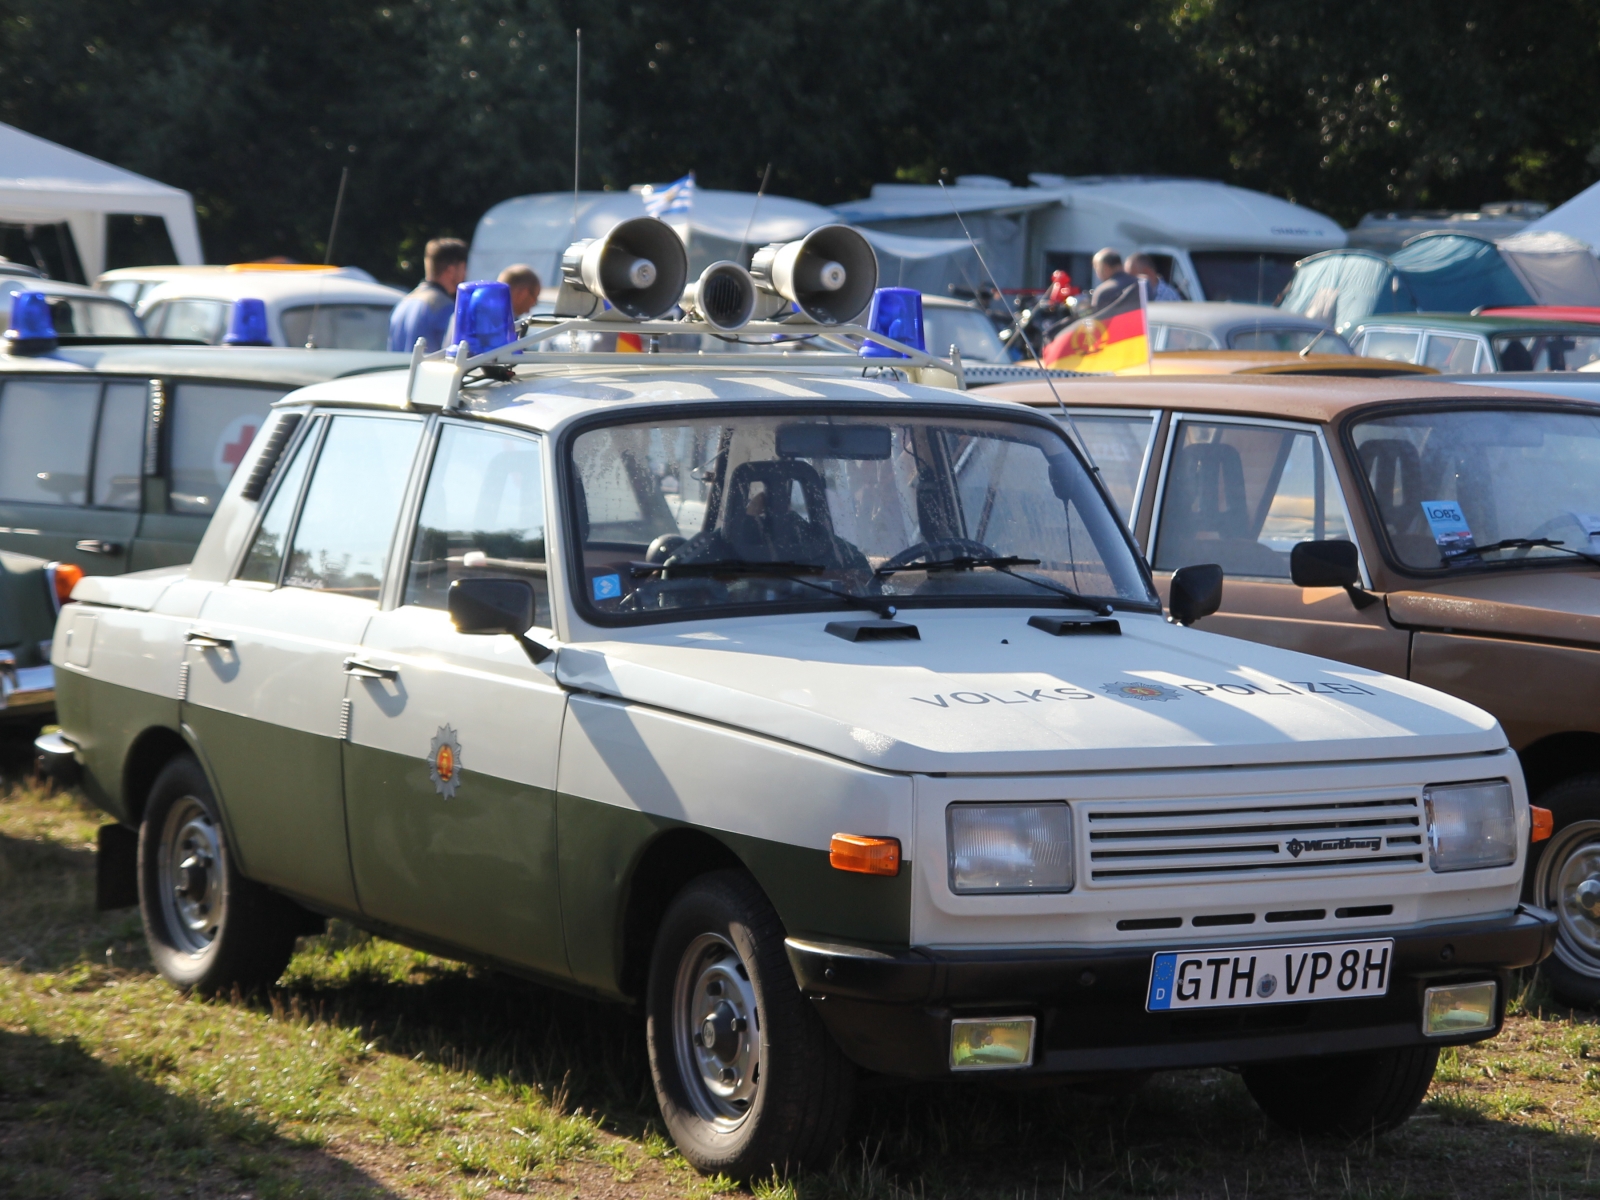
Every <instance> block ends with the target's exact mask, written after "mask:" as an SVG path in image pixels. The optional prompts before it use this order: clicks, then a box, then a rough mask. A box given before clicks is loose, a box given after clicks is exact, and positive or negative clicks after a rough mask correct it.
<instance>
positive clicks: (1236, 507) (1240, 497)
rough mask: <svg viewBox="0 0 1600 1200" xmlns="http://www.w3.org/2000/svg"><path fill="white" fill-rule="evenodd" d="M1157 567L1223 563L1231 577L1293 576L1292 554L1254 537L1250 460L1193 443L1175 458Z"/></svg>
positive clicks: (1225, 448)
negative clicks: (1246, 468) (1247, 467)
mask: <svg viewBox="0 0 1600 1200" xmlns="http://www.w3.org/2000/svg"><path fill="white" fill-rule="evenodd" d="M1167 486H1168V489H1169V491H1168V499H1167V501H1166V502H1165V503H1164V504H1163V505H1162V512H1161V530H1160V535H1159V536H1160V545H1159V547H1158V550H1157V558H1158V560H1159V561H1158V563H1157V566H1158V567H1159V568H1160V569H1162V570H1173V569H1175V568H1177V567H1183V566H1188V565H1190V564H1192V563H1217V564H1219V565H1220V566H1221V567H1222V569H1223V571H1224V572H1226V573H1227V574H1229V575H1254V576H1265V577H1267V578H1287V577H1288V574H1289V556H1288V555H1287V554H1280V553H1278V552H1277V551H1276V550H1273V549H1271V548H1269V547H1267V546H1263V545H1262V544H1261V543H1260V542H1258V541H1256V539H1255V537H1254V536H1252V535H1253V533H1254V530H1253V529H1252V525H1253V524H1254V522H1253V520H1252V517H1251V513H1250V510H1249V507H1248V504H1247V501H1246V496H1245V486H1244V462H1243V460H1242V459H1241V458H1240V457H1239V451H1238V450H1237V449H1236V448H1235V447H1233V446H1230V445H1228V444H1226V443H1225V442H1192V443H1189V444H1188V445H1182V446H1180V447H1179V448H1178V450H1177V452H1176V454H1175V455H1174V456H1173V464H1172V470H1171V473H1170V475H1169V476H1168V484H1167Z"/></svg>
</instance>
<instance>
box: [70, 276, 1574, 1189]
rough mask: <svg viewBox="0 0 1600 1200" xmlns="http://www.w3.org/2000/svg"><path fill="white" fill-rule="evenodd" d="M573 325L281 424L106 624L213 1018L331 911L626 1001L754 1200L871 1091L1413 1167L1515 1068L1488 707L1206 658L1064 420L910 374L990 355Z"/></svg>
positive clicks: (1516, 844)
mask: <svg viewBox="0 0 1600 1200" xmlns="http://www.w3.org/2000/svg"><path fill="white" fill-rule="evenodd" d="M636 281H637V280H636ZM470 316H471V314H470V313H469V314H468V317H469V318H470ZM466 323H467V324H469V325H470V323H471V322H470V319H469V320H468V321H467V322H466ZM462 324H463V322H462V321H460V319H459V318H458V328H459V327H461V326H462ZM581 324H582V322H578V323H577V325H581ZM575 327H576V325H574V324H573V323H570V322H569V323H567V324H565V325H553V326H550V327H548V328H545V329H543V330H535V331H534V332H533V333H532V334H530V335H529V336H528V337H526V338H524V339H522V340H521V341H518V342H514V343H512V344H511V345H509V346H498V347H497V346H495V345H493V344H492V343H491V344H490V345H489V346H488V347H487V348H486V349H483V350H482V352H481V353H478V354H476V355H474V354H472V353H471V352H470V351H471V349H472V347H471V346H469V345H468V344H467V343H463V345H462V346H461V347H460V348H459V349H458V351H457V353H456V355H455V357H454V358H448V357H438V358H427V359H424V358H423V357H422V356H421V354H420V352H419V354H418V355H417V356H416V357H415V358H414V359H413V365H412V370H411V372H410V373H409V374H408V373H405V372H391V373H384V374H373V375H367V376H363V377H359V378H353V379H346V380H337V381H331V382H328V383H323V384H317V385H314V386H311V387H307V388H304V389H302V390H300V391H298V392H295V393H292V394H291V395H289V396H286V397H285V398H284V399H283V400H281V401H279V402H278V403H277V404H276V405H275V407H274V410H273V415H272V417H271V419H270V423H269V425H268V426H267V427H266V428H265V429H264V431H263V433H262V435H261V436H260V437H258V438H257V439H256V441H255V443H254V445H253V446H252V448H251V451H250V454H249V457H248V459H247V460H246V462H245V464H244V465H243V467H242V468H241V470H240V471H239V472H238V474H237V475H236V476H235V478H234V480H233V483H232V484H231V486H230V487H229V489H228V491H227V493H226V494H225V496H224V498H223V500H222V502H221V504H220V506H219V507H218V510H217V514H216V517H215V519H214V521H213V522H212V524H211V526H210V528H209V530H208V532H207V534H206V536H205V539H204V541H203V542H202V544H201V546H200V549H199V552H198V554H197V555H196V557H195V560H194V562H193V564H192V565H191V566H189V567H188V568H184V569H176V570H171V569H169V570H165V571H150V572H143V573H138V574H133V575H125V576H120V577H110V578H90V579H86V580H84V581H83V582H82V583H80V584H79V585H78V587H77V590H76V592H75V593H74V596H73V602H72V603H71V604H69V605H68V606H67V607H66V608H65V609H64V610H63V613H62V616H61V619H60V624H59V627H58V629H57V633H56V637H55V641H54V656H55V657H54V662H55V665H56V667H57V672H58V706H59V711H60V719H61V729H62V734H61V737H60V739H59V740H55V741H51V740H50V739H49V738H46V739H43V740H44V741H45V742H46V749H48V750H53V751H54V752H55V754H56V755H57V756H58V758H59V759H60V760H61V761H62V763H63V765H68V764H67V760H68V758H70V764H71V765H75V766H76V768H77V769H78V770H80V771H81V773H82V778H83V781H84V784H85V786H86V787H87V789H88V791H89V794H90V795H91V796H92V797H93V798H94V800H95V801H96V802H97V803H98V804H99V805H101V806H102V807H103V808H104V809H105V810H106V811H107V812H108V813H109V814H111V815H112V816H113V817H114V818H115V819H116V821H117V822H118V823H119V824H120V826H121V827H122V828H123V830H124V831H135V830H136V831H137V854H136V856H135V855H133V854H132V853H131V852H130V851H129V850H128V847H129V846H131V840H130V839H131V836H132V835H131V833H128V832H124V833H123V834H122V836H121V837H120V838H118V837H115V836H113V837H109V838H107V839H105V840H104V842H103V844H104V845H106V846H107V847H108V850H107V854H108V858H107V861H106V865H105V871H106V875H107V878H108V879H109V882H108V883H107V888H108V890H109V891H110V892H115V891H116V890H117V885H118V883H119V880H118V879H117V877H116V867H115V863H116V861H117V859H116V852H117V848H118V847H119V846H121V847H123V851H124V854H125V857H124V858H123V860H122V861H123V862H124V863H125V864H126V870H127V876H126V878H125V879H123V880H121V882H122V883H123V884H125V885H126V887H127V889H128V891H129V895H128V896H127V897H125V898H126V899H132V898H133V895H135V894H136V896H137V899H138V901H139V902H140V903H141V905H142V908H143V913H144V920H145V926H146V929H147V932H148V935H149V939H150V943H151V945H152V947H153V950H154V953H155V956H156V961H157V963H158V964H159V966H160V968H161V970H162V971H163V972H164V973H165V974H166V975H167V976H168V977H169V978H170V979H172V980H173V981H174V982H175V983H177V984H179V985H181V986H185V987H194V988H197V989H201V990H204V991H216V990H219V989H230V988H232V987H233V986H235V985H239V986H243V987H249V986H254V985H261V984H267V983H270V982H271V981H272V980H274V979H275V978H276V977H277V975H278V973H279V972H280V971H281V970H282V968H283V966H284V964H285V963H286V961H287V959H288V956H289V954H290V951H291V947H292V944H293V941H294V938H295V936H296V934H297V933H300V932H303V931H305V930H306V929H307V928H308V927H310V926H311V925H313V924H314V923H315V921H316V919H317V917H318V915H319V914H320V915H336V916H339V917H342V918H344V919H346V920H349V921H351V922H354V923H355V924H357V925H360V926H363V927H365V928H367V929H370V930H373V931H375V932H377V933H380V934H383V935H384V936H387V937H392V938H395V939H398V940H401V941H404V942H407V943H409V944H412V945H416V946H419V947H424V948H427V949H430V950H434V951H436V952H439V953H443V954H447V955H452V956H455V957H458V958H461V959H465V960H469V961H475V962H480V963H484V964H489V965H492V966H494V967H497V968H500V969H504V970H508V971H512V972H516V973H519V974H522V975H524V976H527V977H529V978H532V979H539V980H549V981H552V982H558V983H560V984H561V985H563V986H565V987H568V988H578V989H583V990H585V991H587V992H589V993H591V994H593V995H594V996H597V997H602V998H606V999H610V1000H615V1001H631V1002H633V1003H636V1004H638V1005H640V1006H642V1008H643V1009H644V1011H645V1012H646V1014H647V1016H648V1027H649V1037H648V1042H649V1051H650V1056H651V1065H652V1071H653V1076H654V1079H655V1084H656V1090H657V1095H658V1098H659V1101H660V1105H661V1110H662V1113H663V1115H664V1117H665V1120H666V1123H667V1125H668V1127H669V1129H670V1130H671V1132H672V1134H673V1136H674V1137H675V1138H676V1140H677V1142H678V1145H679V1146H680V1147H681V1148H682V1150H683V1152H684V1154H685V1155H686V1156H687V1157H688V1158H689V1160H690V1161H691V1162H692V1163H694V1164H695V1165H696V1166H697V1167H700V1168H701V1169H705V1170H718V1171H726V1172H729V1173H730V1174H734V1175H740V1176H748V1175H750V1174H751V1173H754V1172H761V1171H765V1170H766V1169H767V1168H768V1167H769V1166H770V1165H771V1164H774V1163H779V1164H782V1163H796V1162H800V1161H804V1160H806V1159H808V1158H814V1157H816V1156H818V1155H825V1154H826V1153H827V1152H829V1151H830V1150H831V1149H832V1148H833V1147H834V1146H835V1145H836V1144H837V1143H838V1141H839V1139H840V1138H841V1136H842V1133H843V1124H844V1122H845V1120H846V1117H847V1115H848V1112H849V1109H850V1097H851V1094H852V1088H853V1086H854V1081H855V1080H856V1078H857V1077H858V1075H859V1074H860V1073H862V1072H876V1073H883V1074H889V1075H897V1076H904V1077H914V1078H922V1079H941V1078H948V1077H964V1076H965V1077H974V1078H981V1077H986V1076H989V1075H990V1074H991V1073H994V1074H999V1073H1003V1072H1009V1073H1012V1074H1014V1075H1021V1076H1049V1075H1053V1076H1058V1077H1062V1078H1071V1077H1083V1076H1100V1077H1103V1076H1105V1075H1106V1074H1108V1073H1116V1072H1128V1073H1142V1072H1150V1071H1154V1070H1160V1069H1163V1068H1180V1067H1192V1066H1202V1065H1216V1064H1221V1065H1229V1066H1237V1067H1238V1068H1239V1069H1240V1070H1241V1071H1242V1072H1243V1075H1244V1079H1245V1081H1246V1083H1247V1084H1248V1086H1249V1088H1250V1090H1251V1092H1252V1094H1253V1095H1254V1096H1255V1097H1256V1098H1257V1100H1258V1101H1259V1102H1260V1103H1261V1105H1262V1107H1263V1108H1264V1109H1265V1110H1266V1111H1267V1112H1268V1113H1269V1114H1270V1115H1271V1116H1272V1117H1273V1118H1275V1119H1276V1120H1278V1121H1279V1122H1282V1123H1284V1124H1285V1125H1288V1126H1290V1127H1292V1128H1295V1129H1300V1130H1303V1131H1307V1132H1318V1131H1351V1130H1357V1129H1359V1130H1373V1129H1376V1130H1382V1129H1385V1128H1389V1127H1392V1126H1394V1125H1395V1124H1397V1123H1399V1122H1401V1121H1403V1120H1404V1119H1405V1118H1406V1117H1407V1116H1408V1114H1409V1113H1410V1112H1411V1111H1412V1110H1413V1109H1414V1108H1415V1106H1416V1105H1417V1103H1418V1102H1419V1101H1420V1099H1421V1097H1422V1095H1423V1093H1424V1091H1425V1090H1426V1088H1427V1085H1428V1082H1429V1080H1430V1078H1431V1077H1432V1074H1433V1069H1434V1064H1435V1061H1436V1059H1437V1056H1438V1052H1439V1049H1440V1047H1441V1046H1448V1045H1456V1044H1460V1043H1464V1042H1470V1041H1474V1040H1478V1039H1482V1038H1485V1037H1488V1036H1491V1035H1492V1034H1494V1033H1495V1032H1496V1031H1497V1030H1498V1028H1499V1026H1500V1022H1501V1019H1502V1014H1503V1009H1504V1002H1505V989H1506V985H1507V982H1508V978H1509V972H1510V971H1511V970H1512V969H1515V968H1518V967H1521V966H1525V965H1527V964H1530V963H1533V962H1536V961H1538V960H1539V959H1540V958H1541V957H1543V955H1544V954H1546V953H1547V952H1548V949H1549V946H1550V942H1551V938H1552V932H1551V930H1552V924H1551V919H1550V918H1549V916H1548V915H1547V914H1544V913H1542V912H1539V911H1538V910H1531V909H1528V908H1525V907H1522V906H1520V905H1519V893H1520V889H1521V881H1522V870H1523V861H1524V855H1525V854H1526V846H1527V841H1528V837H1529V824H1530V816H1529V808H1528V804H1527V800H1526V795H1525V791H1524V786H1523V781H1522V776H1521V773H1520V771H1519V770H1518V767H1517V761H1516V758H1515V756H1514V755H1513V754H1512V753H1511V752H1510V751H1509V750H1508V748H1507V745H1506V739H1505V737H1504V735H1503V734H1502V732H1501V730H1500V729H1499V727H1498V726H1497V725H1496V724H1495V722H1494V721H1493V719H1492V718H1490V717H1488V716H1487V715H1486V714H1484V713H1482V712H1481V711H1479V710H1477V709H1475V708H1472V707H1471V706H1469V705H1466V704H1464V703H1462V702H1459V701H1457V700H1454V699H1452V698H1450V697H1448V696H1444V695H1441V694H1439V693H1436V692H1432V691H1429V690H1427V689H1425V688H1422V687H1418V686H1415V685H1413V684H1410V683H1408V682H1406V681H1404V680H1399V679H1394V678H1390V677H1387V676H1382V675H1377V674H1374V673H1372V672H1370V671H1365V670H1360V669H1356V668H1351V667H1345V666H1340V665H1338V664H1335V663H1331V662H1327V661H1324V660H1320V659H1313V658H1308V657H1305V656H1302V655H1297V654H1293V653H1288V652H1284V651H1279V650H1275V649H1272V648H1269V647H1266V646H1261V645H1256V644H1252V643H1245V642H1240V641H1234V640H1231V639H1228V638H1223V637H1217V636H1214V635H1211V634H1208V633H1206V632H1203V631H1201V630H1199V629H1194V628H1189V627H1186V625H1184V624H1178V623H1174V622H1173V621H1172V620H1169V619H1168V617H1167V616H1165V615H1164V614H1163V612H1162V608H1161V605H1160V602H1159V599H1158V597H1157V595H1156V593H1155V591H1154V589H1153V588H1152V585H1151V580H1150V575H1149V572H1148V570H1147V568H1146V566H1145V564H1144V562H1143V561H1142V559H1141V557H1140V555H1139V553H1138V551H1137V550H1136V548H1135V547H1134V545H1133V544H1132V542H1131V540H1130V538H1129V536H1128V534H1127V532H1126V530H1125V528H1124V526H1123V524H1122V522H1121V521H1120V520H1119V518H1118V517H1117V515H1116V514H1115V512H1114V511H1113V509H1112V506H1111V504H1110V502H1109V501H1108V499H1107V495H1106V492H1105V490H1104V489H1103V488H1102V487H1101V486H1100V484H1099V482H1098V480H1097V478H1096V475H1095V472H1094V470H1093V468H1092V465H1091V464H1089V463H1088V462H1086V461H1085V459H1084V458H1083V457H1082V456H1081V454H1080V452H1079V451H1078V450H1077V449H1076V448H1075V446H1074V445H1073V443H1072V442H1071V441H1070V440H1069V439H1068V437H1067V436H1066V434H1065V433H1064V432H1063V430H1062V428H1061V427H1060V426H1059V425H1057V424H1056V423H1055V422H1054V421H1053V420H1051V419H1050V418H1049V417H1048V416H1046V415H1041V414H1038V413H1035V412H1032V411H1029V410H1026V409H1022V408H1019V407H1017V406H1014V405H1009V404H1003V403H998V402H985V401H981V400H978V399H974V398H972V397H970V396H969V395H967V394H966V393H964V392H962V391H961V390H959V389H955V388H950V387H933V386H926V385H923V384H919V383H917V382H914V381H913V379H914V377H917V376H921V377H923V378H933V377H936V376H941V375H942V377H943V378H944V379H945V381H946V382H949V381H950V378H951V376H953V375H959V371H960V367H959V362H957V361H951V362H939V361H937V360H934V359H931V358H929V357H928V356H927V355H926V354H917V353H915V352H914V347H913V348H911V349H909V350H908V348H907V347H906V345H905V344H904V343H902V342H900V341H899V340H897V339H887V338H884V337H883V336H881V335H878V334H873V333H868V332H867V331H865V330H861V329H860V328H859V327H854V326H850V327H845V326H839V327H836V328H835V329H834V330H833V331H832V334H831V336H834V337H835V338H836V339H837V338H838V337H839V336H840V332H841V330H843V331H844V332H845V333H847V334H849V333H850V332H851V331H854V332H853V334H852V336H855V337H856V338H857V340H863V339H864V340H866V341H869V342H873V344H876V345H881V346H885V347H888V348H891V349H892V348H894V347H897V346H898V347H899V348H900V349H901V350H907V353H908V358H907V359H906V360H904V361H903V362H901V363H899V364H898V365H897V364H896V363H895V362H893V361H887V362H886V361H885V360H866V362H865V365H864V362H863V360H862V359H860V358H855V357H847V356H845V355H827V354H814V353H807V354H804V355H796V356H793V357H785V356H783V355H781V354H780V353H776V352H773V353H758V354H749V355H739V356H730V355H705V356H698V355H681V356H679V355H669V354H661V355H654V356H652V355H649V354H644V355H639V354H632V355H630V354H622V353H618V354H599V355H592V356H587V357H583V356H562V355H556V354H539V353H536V352H535V350H536V349H537V346H536V343H538V342H539V341H540V339H543V338H545V335H546V334H548V333H550V332H551V331H552V330H559V329H564V328H575ZM612 328H613V329H615V328H616V327H615V326H612ZM640 328H641V329H642V330H643V333H642V335H641V336H643V337H645V338H648V337H649V336H650V330H651V329H652V328H654V326H653V325H648V324H647V325H642V326H641V327H640ZM784 328H786V329H788V330H789V332H790V333H792V332H793V329H792V327H791V326H784ZM900 332H904V330H903V328H902V329H901V330H900ZM763 336H771V335H763ZM780 336H787V335H786V334H780ZM874 339H875V340H874ZM1205 575H1206V569H1204V568H1202V569H1200V571H1199V573H1198V577H1196V576H1190V577H1188V578H1186V579H1183V580H1180V581H1179V582H1178V583H1177V584H1176V585H1175V591H1174V597H1175V598H1174V600H1173V604H1174V606H1175V613H1174V615H1175V616H1177V617H1178V618H1180V619H1182V620H1185V621H1192V620H1193V619H1195V618H1196V617H1198V616H1203V615H1204V614H1205V613H1206V612H1207V611H1208V610H1209V609H1210V608H1214V607H1215V604H1216V602H1217V591H1218V585H1217V580H1216V579H1215V578H1212V579H1209V580H1207V579H1206V578H1205ZM116 900H117V897H115V896H112V897H111V898H110V899H109V900H108V901H107V902H108V903H115V902H116Z"/></svg>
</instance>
